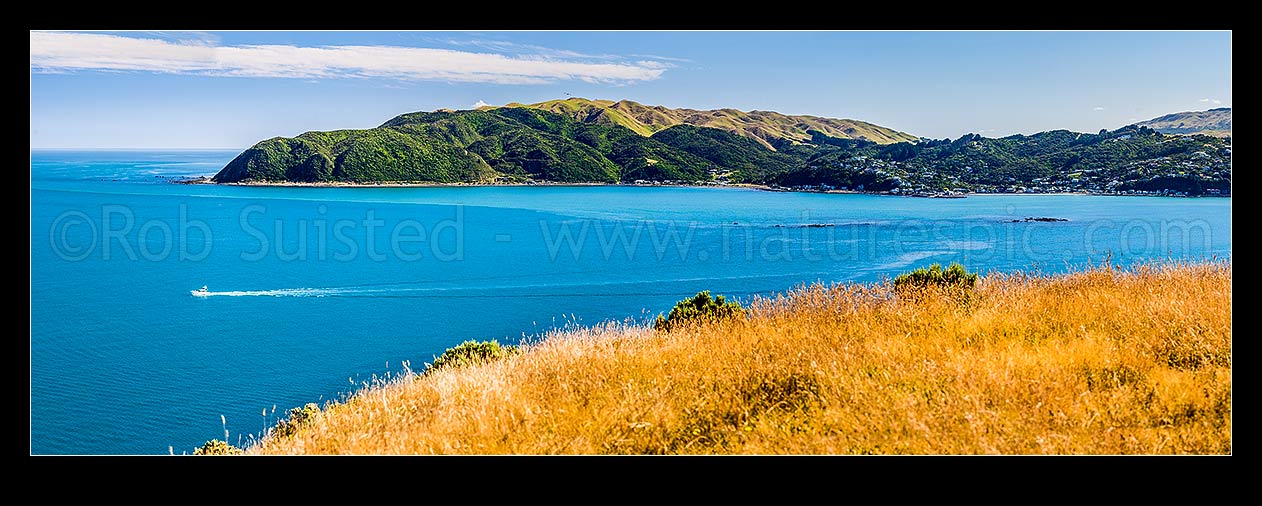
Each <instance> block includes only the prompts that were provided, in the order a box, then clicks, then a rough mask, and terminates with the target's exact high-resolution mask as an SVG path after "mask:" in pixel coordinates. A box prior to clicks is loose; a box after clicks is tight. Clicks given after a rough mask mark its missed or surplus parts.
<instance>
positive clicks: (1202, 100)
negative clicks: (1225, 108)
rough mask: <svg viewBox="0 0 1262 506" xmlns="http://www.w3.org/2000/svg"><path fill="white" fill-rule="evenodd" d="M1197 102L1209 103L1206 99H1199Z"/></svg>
mask: <svg viewBox="0 0 1262 506" xmlns="http://www.w3.org/2000/svg"><path fill="white" fill-rule="evenodd" d="M1197 102H1209V99H1208V98H1202V99H1200V100H1197Z"/></svg>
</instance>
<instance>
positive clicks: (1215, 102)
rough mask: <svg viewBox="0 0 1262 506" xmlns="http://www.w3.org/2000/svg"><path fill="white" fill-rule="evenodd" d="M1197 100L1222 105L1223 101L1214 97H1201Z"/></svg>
mask: <svg viewBox="0 0 1262 506" xmlns="http://www.w3.org/2000/svg"><path fill="white" fill-rule="evenodd" d="M1198 102H1213V103H1214V105H1222V103H1223V101H1222V100H1219V99H1216V98H1202V99H1200V100H1198Z"/></svg>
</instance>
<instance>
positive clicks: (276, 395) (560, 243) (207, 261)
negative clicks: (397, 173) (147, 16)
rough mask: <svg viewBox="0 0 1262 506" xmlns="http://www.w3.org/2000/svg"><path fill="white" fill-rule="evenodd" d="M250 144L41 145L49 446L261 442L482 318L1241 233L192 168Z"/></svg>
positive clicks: (39, 442)
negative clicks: (209, 181)
mask: <svg viewBox="0 0 1262 506" xmlns="http://www.w3.org/2000/svg"><path fill="white" fill-rule="evenodd" d="M235 154H236V152H235V151H98V152H85V151H32V154H31V223H30V227H31V228H30V231H31V266H30V268H31V288H30V290H31V294H30V297H31V309H30V311H31V336H30V339H31V342H30V345H31V365H30V367H31V370H30V374H31V434H30V438H31V443H30V444H31V452H32V453H34V454H165V453H167V452H168V451H170V450H173V451H174V452H175V453H177V454H179V453H182V452H190V453H191V451H192V449H193V448H195V447H197V446H200V444H201V443H202V442H204V441H205V440H207V439H211V438H219V439H223V438H224V431H225V428H226V430H227V431H228V433H229V434H228V439H229V441H230V442H232V443H234V444H243V443H245V442H246V441H248V438H249V437H250V435H251V434H258V433H259V432H260V431H261V430H262V429H263V428H264V427H266V426H268V425H271V424H272V423H274V422H275V420H276V418H277V417H278V416H281V415H282V414H283V412H284V411H285V410H287V409H288V408H291V407H294V406H299V405H302V404H304V403H307V402H322V401H324V400H328V399H334V398H338V397H339V396H342V395H345V394H346V393H347V392H351V391H353V390H354V389H356V388H358V387H360V386H362V385H363V384H364V383H365V382H371V381H372V380H373V379H374V377H377V378H381V377H384V376H386V375H388V374H398V373H400V372H401V371H403V370H404V369H403V368H404V364H405V363H408V364H410V366H411V368H412V369H414V370H415V369H420V368H422V367H423V364H424V363H425V362H427V361H432V360H433V357H434V356H436V355H438V354H440V353H442V351H443V350H444V349H446V348H448V347H450V346H453V345H455V344H458V343H460V342H462V341H464V340H468V339H477V340H483V339H498V340H499V341H500V342H502V343H505V342H507V343H516V342H518V341H520V340H522V339H523V338H534V337H535V336H538V335H540V334H542V333H543V332H545V331H547V330H548V329H552V328H556V327H560V326H564V325H574V324H579V325H590V324H594V323H598V322H601V321H607V320H616V321H623V320H628V319H630V320H631V321H636V322H639V321H648V320H649V319H651V318H652V317H653V316H655V315H657V314H658V313H661V312H666V311H668V310H669V309H670V307H671V306H672V305H673V303H674V302H675V301H676V300H679V299H681V298H683V297H686V296H690V295H692V294H695V293H696V292H697V291H700V290H711V291H712V292H715V293H722V294H728V295H731V296H735V297H736V298H738V299H739V300H742V301H747V300H748V299H749V298H750V297H753V296H759V295H761V296H769V295H774V294H776V293H782V292H784V291H785V290H788V289H791V288H793V287H794V286H799V285H801V284H803V283H814V282H822V283H836V282H871V281H879V280H881V279H883V278H887V277H892V276H895V275H897V274H899V273H901V272H905V271H907V270H911V269H913V268H915V267H919V266H923V265H927V264H929V263H932V262H938V263H942V264H944V265H945V264H946V263H949V262H953V261H958V262H961V263H963V264H965V265H966V266H967V267H968V268H969V269H970V270H977V271H981V272H991V271H1002V272H1011V271H1016V270H1024V271H1035V272H1043V273H1056V272H1065V271H1068V270H1075V269H1082V268H1085V267H1087V266H1089V265H1099V264H1100V263H1102V262H1105V261H1108V262H1112V263H1114V264H1118V265H1129V264H1133V263H1136V262H1147V261H1167V260H1207V259H1229V258H1230V254H1231V200H1230V199H1227V198H1202V199H1185V198H1161V197H1118V196H1087V195H979V196H970V197H969V198H965V199H926V198H909V197H890V196H875V195H856V194H819V193H789V192H768V191H759V190H752V189H742V188H684V187H634V186H536V187H507V186H495V187H424V188H405V187H385V188H295V187H240V186H219V185H183V184H172V183H171V182H170V179H171V178H181V177H191V176H200V175H210V174H213V173H214V172H215V171H216V170H218V169H219V168H220V167H222V166H223V165H224V164H225V163H227V161H229V160H230V159H231V158H232V157H233V156H235ZM1038 217H1051V218H1059V219H1064V220H1068V221H1056V222H1042V221H1025V218H1038ZM1013 220H1017V222H1013ZM202 285H206V286H207V288H208V292H209V294H208V296H205V297H194V296H193V295H192V294H191V293H190V291H191V290H194V289H196V288H199V287H201V286H202ZM273 407H275V412H274V413H273V412H272V409H273ZM264 413H266V414H264ZM221 416H222V419H221Z"/></svg>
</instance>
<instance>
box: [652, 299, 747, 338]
mask: <svg viewBox="0 0 1262 506" xmlns="http://www.w3.org/2000/svg"><path fill="white" fill-rule="evenodd" d="M743 314H745V310H744V309H742V308H741V305H740V304H738V303H736V302H729V301H727V300H726V299H725V298H724V297H723V296H722V295H719V296H718V297H714V298H710V291H709V290H706V291H704V292H699V293H697V295H695V296H693V297H692V298H691V299H684V300H681V301H679V302H677V303H676V304H675V307H674V308H671V310H670V314H668V315H667V316H666V317H662V315H660V314H659V315H657V320H656V321H655V322H653V328H654V329H656V330H660V331H669V330H670V329H672V328H676V327H678V326H680V325H683V324H685V323H692V324H696V323H704V322H717V321H720V320H726V319H728V318H733V317H736V316H740V315H743Z"/></svg>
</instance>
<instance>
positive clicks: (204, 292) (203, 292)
mask: <svg viewBox="0 0 1262 506" xmlns="http://www.w3.org/2000/svg"><path fill="white" fill-rule="evenodd" d="M190 292H191V293H192V294H193V296H194V297H206V296H209V295H210V289H209V288H207V287H206V285H202V287H201V288H198V289H196V290H190Z"/></svg>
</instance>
